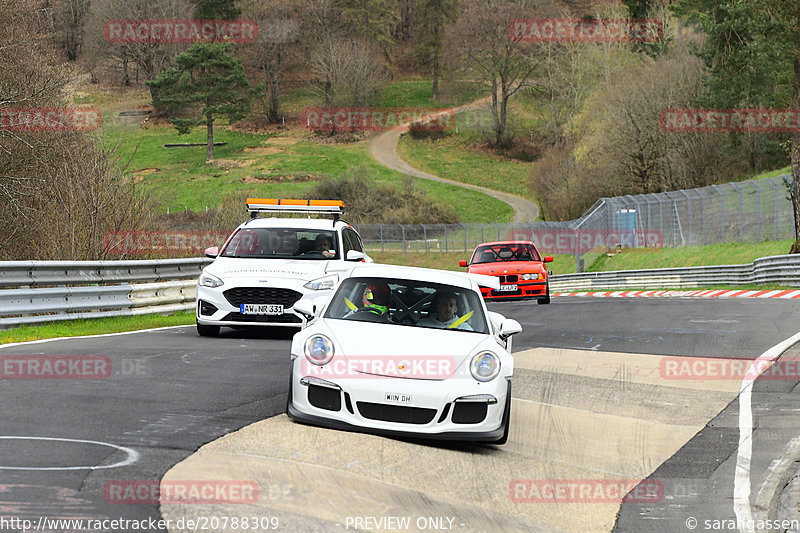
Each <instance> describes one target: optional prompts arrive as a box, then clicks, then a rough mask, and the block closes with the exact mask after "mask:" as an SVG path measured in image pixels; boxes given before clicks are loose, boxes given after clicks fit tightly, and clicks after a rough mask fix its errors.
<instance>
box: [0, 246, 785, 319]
mask: <svg viewBox="0 0 800 533" xmlns="http://www.w3.org/2000/svg"><path fill="white" fill-rule="evenodd" d="M210 262H211V260H210V259H206V258H198V259H165V260H149V261H7V262H0V327H9V326H17V325H21V324H35V323H42V322H52V321H57V320H72V319H77V318H99V317H108V316H132V315H140V314H147V313H169V312H174V311H182V310H189V309H192V308H193V307H194V298H195V283H196V280H197V277H198V276H199V275H200V272H201V271H202V269H203V267H204V266H205V265H207V264H209V263H210ZM764 283H770V284H780V285H785V286H789V287H800V255H778V256H772V257H763V258H761V259H756V260H755V261H754V262H753V263H750V264H747V265H719V266H705V267H683V268H659V269H653V270H622V271H612V272H589V273H584V274H564V275H560V276H552V277H551V278H550V291H551V292H579V291H594V290H614V289H621V290H622V289H668V288H688V287H705V286H713V285H743V284H764Z"/></svg>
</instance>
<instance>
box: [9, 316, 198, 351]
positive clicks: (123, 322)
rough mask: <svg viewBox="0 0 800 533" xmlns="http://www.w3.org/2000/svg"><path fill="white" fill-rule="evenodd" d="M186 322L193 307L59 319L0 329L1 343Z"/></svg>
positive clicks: (99, 333)
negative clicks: (160, 312)
mask: <svg viewBox="0 0 800 533" xmlns="http://www.w3.org/2000/svg"><path fill="white" fill-rule="evenodd" d="M187 324H194V311H186V312H183V313H174V314H171V315H140V316H124V317H111V318H95V319H86V320H70V321H60V322H53V323H51V324H42V325H37V326H20V327H17V328H13V329H3V330H0V344H7V343H10V342H25V341H33V340H37V339H51V338H54V337H83V336H86V335H101V334H103V333H119V332H122V331H136V330H140V329H149V328H163V327H168V326H184V325H187Z"/></svg>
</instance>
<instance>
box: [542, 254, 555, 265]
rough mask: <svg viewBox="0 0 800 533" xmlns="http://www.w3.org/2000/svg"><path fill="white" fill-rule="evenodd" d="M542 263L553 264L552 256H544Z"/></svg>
mask: <svg viewBox="0 0 800 533" xmlns="http://www.w3.org/2000/svg"><path fill="white" fill-rule="evenodd" d="M544 262H545V263H552V262H553V256H552V255H546V256H544Z"/></svg>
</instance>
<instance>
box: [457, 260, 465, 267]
mask: <svg viewBox="0 0 800 533" xmlns="http://www.w3.org/2000/svg"><path fill="white" fill-rule="evenodd" d="M458 266H460V267H465V266H467V260H466V259H462V260H461V261H459V262H458Z"/></svg>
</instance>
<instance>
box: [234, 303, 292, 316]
mask: <svg viewBox="0 0 800 533" xmlns="http://www.w3.org/2000/svg"><path fill="white" fill-rule="evenodd" d="M239 312H240V313H242V314H243V315H282V314H283V306H282V305H280V304H241V305H240V306H239Z"/></svg>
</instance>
